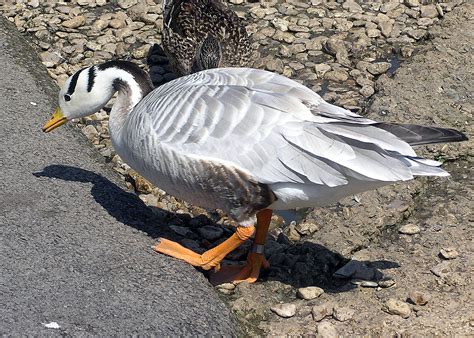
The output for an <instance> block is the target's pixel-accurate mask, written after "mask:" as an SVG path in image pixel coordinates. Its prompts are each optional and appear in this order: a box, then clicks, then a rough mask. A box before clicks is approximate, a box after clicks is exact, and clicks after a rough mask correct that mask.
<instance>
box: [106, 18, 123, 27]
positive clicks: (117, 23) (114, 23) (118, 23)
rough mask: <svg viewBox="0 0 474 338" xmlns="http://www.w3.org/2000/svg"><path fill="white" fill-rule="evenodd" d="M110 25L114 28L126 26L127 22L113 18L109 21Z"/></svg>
mask: <svg viewBox="0 0 474 338" xmlns="http://www.w3.org/2000/svg"><path fill="white" fill-rule="evenodd" d="M109 26H110V27H111V28H114V29H119V28H123V27H125V26H126V23H125V21H124V20H120V19H112V20H110V21H109Z"/></svg>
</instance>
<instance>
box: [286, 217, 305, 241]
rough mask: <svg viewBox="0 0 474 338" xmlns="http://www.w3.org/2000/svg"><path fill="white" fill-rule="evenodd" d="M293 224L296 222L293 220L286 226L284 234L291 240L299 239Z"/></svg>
mask: <svg viewBox="0 0 474 338" xmlns="http://www.w3.org/2000/svg"><path fill="white" fill-rule="evenodd" d="M295 226H296V222H295V221H293V222H291V223H290V225H289V226H288V228H287V229H286V231H285V232H286V236H287V237H288V239H289V240H290V241H291V242H296V241H299V240H300V238H301V236H300V234H299V233H298V231H296V229H295Z"/></svg>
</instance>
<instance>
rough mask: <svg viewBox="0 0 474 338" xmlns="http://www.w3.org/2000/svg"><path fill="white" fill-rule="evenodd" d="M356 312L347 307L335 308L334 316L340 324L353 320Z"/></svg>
mask: <svg viewBox="0 0 474 338" xmlns="http://www.w3.org/2000/svg"><path fill="white" fill-rule="evenodd" d="M354 314H355V311H354V310H352V309H349V308H347V307H338V306H336V307H334V310H333V313H332V316H333V317H334V319H336V320H338V321H340V322H345V321H348V320H351V319H352V317H354Z"/></svg>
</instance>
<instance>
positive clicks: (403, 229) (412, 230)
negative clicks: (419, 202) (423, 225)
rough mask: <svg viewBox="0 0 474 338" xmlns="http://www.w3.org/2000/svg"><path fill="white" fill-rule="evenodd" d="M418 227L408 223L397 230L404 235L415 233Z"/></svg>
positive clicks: (418, 230) (417, 231) (418, 231)
mask: <svg viewBox="0 0 474 338" xmlns="http://www.w3.org/2000/svg"><path fill="white" fill-rule="evenodd" d="M420 231H421V230H420V227H419V226H418V225H416V224H412V223H408V224H405V225H402V226H401V227H400V228H399V229H398V232H399V233H401V234H404V235H415V234H418V233H420Z"/></svg>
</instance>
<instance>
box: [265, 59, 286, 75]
mask: <svg viewBox="0 0 474 338" xmlns="http://www.w3.org/2000/svg"><path fill="white" fill-rule="evenodd" d="M265 68H266V69H267V70H269V71H271V72H276V73H281V72H282V71H283V61H282V60H281V59H272V60H270V61H269V62H268V63H267V64H266V65H265Z"/></svg>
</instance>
